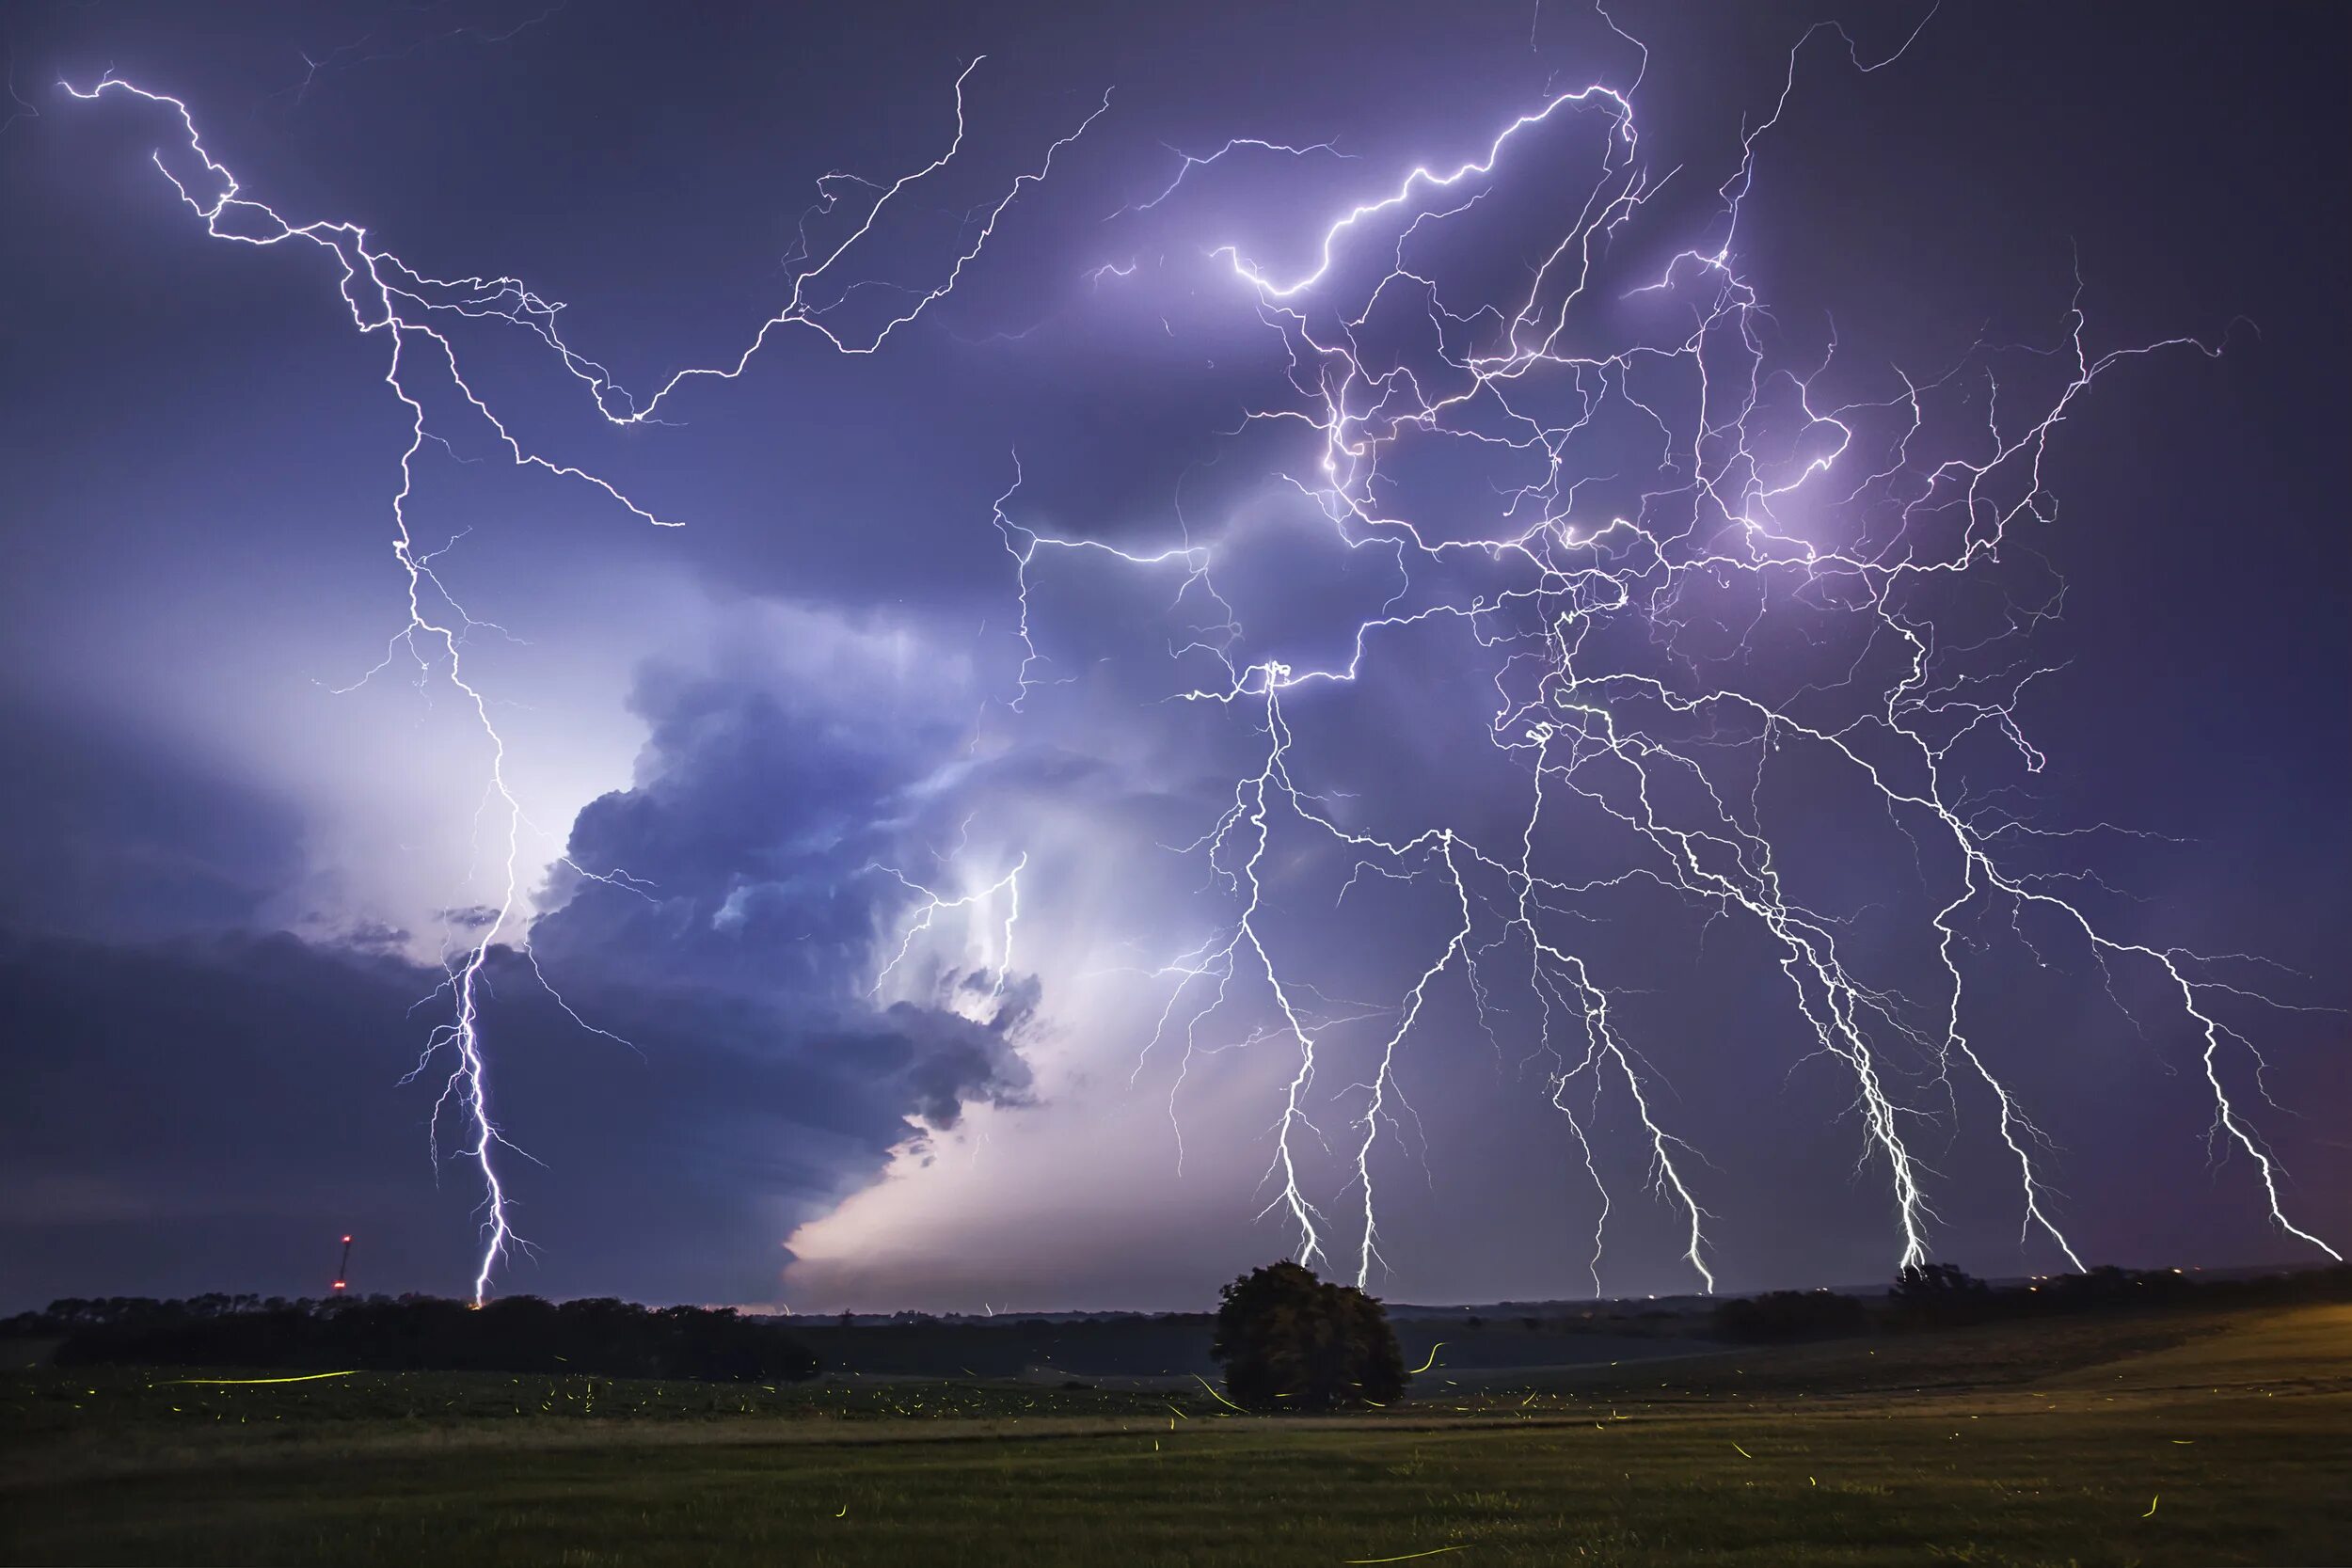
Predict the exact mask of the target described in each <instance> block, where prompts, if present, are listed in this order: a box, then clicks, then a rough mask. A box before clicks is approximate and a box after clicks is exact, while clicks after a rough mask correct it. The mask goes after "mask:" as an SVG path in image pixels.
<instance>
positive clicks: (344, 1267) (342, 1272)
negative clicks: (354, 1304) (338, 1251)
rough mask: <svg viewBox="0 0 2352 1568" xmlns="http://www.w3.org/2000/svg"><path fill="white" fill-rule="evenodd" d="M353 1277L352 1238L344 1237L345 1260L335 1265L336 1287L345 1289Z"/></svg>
mask: <svg viewBox="0 0 2352 1568" xmlns="http://www.w3.org/2000/svg"><path fill="white" fill-rule="evenodd" d="M350 1279H351V1238H350V1237H348V1236H345V1237H344V1238H343V1260H342V1262H340V1263H338V1264H336V1265H335V1289H337V1290H338V1291H340V1290H342V1289H343V1287H344V1286H345V1285H347V1284H348V1283H349V1282H350Z"/></svg>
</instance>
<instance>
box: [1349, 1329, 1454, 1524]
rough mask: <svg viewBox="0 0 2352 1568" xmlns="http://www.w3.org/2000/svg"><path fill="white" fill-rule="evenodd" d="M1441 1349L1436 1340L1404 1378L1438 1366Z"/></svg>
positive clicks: (1417, 1375)
mask: <svg viewBox="0 0 2352 1568" xmlns="http://www.w3.org/2000/svg"><path fill="white" fill-rule="evenodd" d="M1443 1349H1445V1341H1444V1340H1443V1339H1440V1340H1438V1342H1437V1343H1436V1344H1434V1345H1432V1346H1430V1347H1429V1359H1428V1360H1426V1361H1424V1362H1422V1364H1421V1365H1420V1366H1418V1367H1415V1368H1414V1369H1413V1370H1411V1371H1409V1372H1406V1374H1405V1375H1406V1377H1419V1376H1421V1374H1422V1373H1423V1372H1425V1371H1427V1370H1429V1369H1430V1368H1432V1367H1434V1366H1436V1365H1437V1364H1438V1352H1439V1351H1441V1350H1443ZM1453 1549H1454V1548H1453V1547H1451V1546H1449V1547H1447V1548H1446V1550H1448V1551H1452V1550H1453ZM1387 1560H1390V1559H1380V1558H1366V1559H1365V1561H1367V1562H1376V1561H1387Z"/></svg>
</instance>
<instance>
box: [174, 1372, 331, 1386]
mask: <svg viewBox="0 0 2352 1568" xmlns="http://www.w3.org/2000/svg"><path fill="white" fill-rule="evenodd" d="M358 1375H359V1374H358V1371H356V1370H354V1371H348V1372H304V1373H302V1374H301V1375H300V1376H299V1377H175V1378H167V1379H166V1380H165V1384H164V1386H166V1387H168V1388H176V1387H179V1386H181V1385H183V1384H189V1383H202V1384H211V1385H218V1384H232V1383H233V1384H254V1383H316V1382H317V1381H318V1380H319V1379H321V1378H323V1377H358Z"/></svg>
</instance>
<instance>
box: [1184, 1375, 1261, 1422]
mask: <svg viewBox="0 0 2352 1568" xmlns="http://www.w3.org/2000/svg"><path fill="white" fill-rule="evenodd" d="M1192 1380H1193V1381H1194V1382H1195V1383H1198V1384H1199V1385H1200V1386H1201V1387H1203V1388H1206V1389H1207V1390H1208V1391H1209V1397H1210V1398H1211V1399H1213V1400H1215V1401H1216V1402H1217V1403H1219V1404H1226V1405H1232V1407H1233V1408H1234V1409H1235V1410H1241V1413H1242V1414H1243V1415H1245V1416H1247V1415H1248V1414H1249V1412H1248V1411H1247V1410H1242V1407H1241V1406H1240V1405H1238V1404H1233V1402H1232V1400H1229V1399H1227V1398H1226V1397H1225V1396H1224V1395H1222V1394H1220V1393H1218V1392H1217V1391H1216V1384H1214V1383H1211V1382H1210V1381H1209V1380H1208V1379H1207V1378H1205V1377H1202V1376H1201V1375H1200V1373H1199V1372H1195V1373H1193V1374H1192Z"/></svg>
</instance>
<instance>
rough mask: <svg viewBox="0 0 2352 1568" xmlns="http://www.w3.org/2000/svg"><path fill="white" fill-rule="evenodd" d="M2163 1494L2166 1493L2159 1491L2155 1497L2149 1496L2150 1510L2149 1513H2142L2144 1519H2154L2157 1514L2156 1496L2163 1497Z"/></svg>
mask: <svg viewBox="0 0 2352 1568" xmlns="http://www.w3.org/2000/svg"><path fill="white" fill-rule="evenodd" d="M2163 1496H2164V1494H2163V1493H2161V1492H2159V1493H2157V1494H2156V1496H2155V1497H2151V1498H2149V1499H2148V1512H2147V1513H2143V1514H2141V1515H2140V1517H2141V1518H2143V1519H2153V1518H2154V1517H2155V1516H2156V1498H2157V1497H2163Z"/></svg>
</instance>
